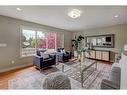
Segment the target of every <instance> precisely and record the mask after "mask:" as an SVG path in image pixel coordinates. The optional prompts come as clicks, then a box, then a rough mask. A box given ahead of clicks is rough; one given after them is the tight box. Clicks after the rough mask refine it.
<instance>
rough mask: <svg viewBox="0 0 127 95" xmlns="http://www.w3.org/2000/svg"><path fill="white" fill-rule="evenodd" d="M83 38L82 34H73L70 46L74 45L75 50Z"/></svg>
mask: <svg viewBox="0 0 127 95" xmlns="http://www.w3.org/2000/svg"><path fill="white" fill-rule="evenodd" d="M83 39H84V37H83V36H81V35H80V36H78V38H77V37H76V36H75V39H72V47H74V48H75V49H76V50H77V49H78V48H79V44H80V43H81V41H82V40H83Z"/></svg>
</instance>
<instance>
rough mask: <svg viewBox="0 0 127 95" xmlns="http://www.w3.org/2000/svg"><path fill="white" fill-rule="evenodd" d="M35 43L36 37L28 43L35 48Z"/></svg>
mask: <svg viewBox="0 0 127 95" xmlns="http://www.w3.org/2000/svg"><path fill="white" fill-rule="evenodd" d="M35 43H36V39H32V40H31V43H30V44H31V47H32V48H35Z"/></svg>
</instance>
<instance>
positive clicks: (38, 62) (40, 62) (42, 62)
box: [32, 54, 56, 71]
mask: <svg viewBox="0 0 127 95" xmlns="http://www.w3.org/2000/svg"><path fill="white" fill-rule="evenodd" d="M32 59H33V65H34V66H36V68H38V69H39V70H40V71H41V69H43V68H46V67H49V66H51V65H55V64H56V55H53V54H52V55H50V54H49V58H45V59H44V58H43V57H41V56H39V55H34V56H33V58H32Z"/></svg>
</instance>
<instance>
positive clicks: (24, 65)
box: [0, 63, 32, 73]
mask: <svg viewBox="0 0 127 95" xmlns="http://www.w3.org/2000/svg"><path fill="white" fill-rule="evenodd" d="M31 65H32V64H31V63H29V64H23V65H19V66H14V67H11V68H6V69H2V70H0V73H2V72H7V71H11V70H15V69H19V68H23V67H27V66H31Z"/></svg>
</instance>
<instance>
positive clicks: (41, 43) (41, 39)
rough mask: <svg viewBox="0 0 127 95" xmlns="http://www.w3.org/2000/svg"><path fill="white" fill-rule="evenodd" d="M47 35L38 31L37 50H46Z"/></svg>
mask: <svg viewBox="0 0 127 95" xmlns="http://www.w3.org/2000/svg"><path fill="white" fill-rule="evenodd" d="M46 40H47V39H46V33H44V32H42V31H37V48H38V49H46Z"/></svg>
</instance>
